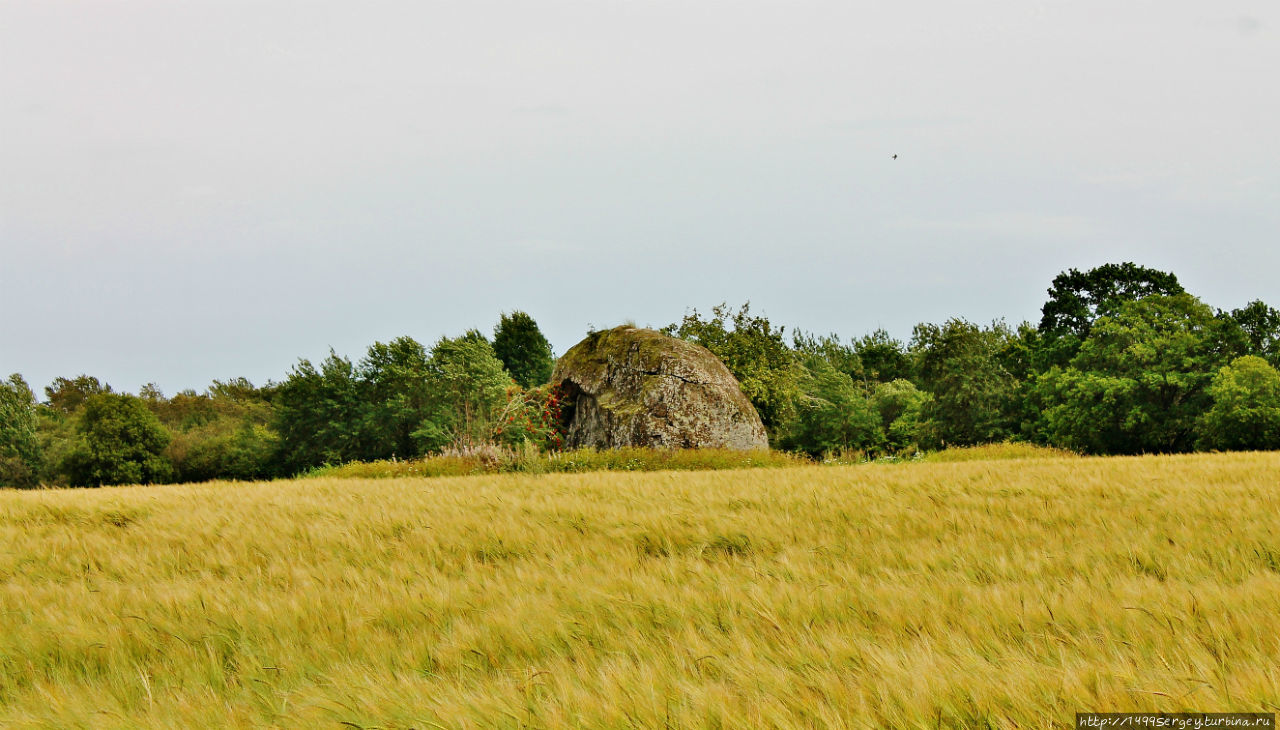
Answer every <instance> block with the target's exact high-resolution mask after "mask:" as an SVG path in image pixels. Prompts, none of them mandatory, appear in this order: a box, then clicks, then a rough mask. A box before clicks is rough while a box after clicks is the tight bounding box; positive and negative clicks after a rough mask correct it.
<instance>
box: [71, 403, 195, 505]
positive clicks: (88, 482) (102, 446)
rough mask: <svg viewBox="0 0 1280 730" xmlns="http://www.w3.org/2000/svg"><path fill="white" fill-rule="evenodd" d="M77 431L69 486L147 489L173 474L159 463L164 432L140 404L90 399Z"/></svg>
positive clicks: (162, 460)
mask: <svg viewBox="0 0 1280 730" xmlns="http://www.w3.org/2000/svg"><path fill="white" fill-rule="evenodd" d="M76 430H77V432H78V433H79V435H80V442H79V443H78V444H77V447H76V449H75V451H74V452H73V453H72V454H71V456H70V469H69V472H70V477H71V483H72V484H75V485H77V486H99V485H106V484H151V483H156V482H164V481H166V480H168V479H169V478H170V477H171V476H172V474H173V467H172V465H171V464H170V463H169V461H168V459H166V458H165V457H164V449H165V447H166V446H168V444H169V439H170V436H169V432H168V431H167V430H166V429H165V427H164V426H163V425H162V424H161V423H160V419H158V418H156V415H155V414H154V413H152V412H151V411H150V409H148V408H147V404H146V403H145V402H144V401H143V400H142V399H141V398H137V397H135V396H131V395H123V394H116V393H98V394H96V395H92V396H89V398H88V400H86V401H85V402H84V410H83V412H82V413H81V415H80V420H79V422H78V424H77V428H76Z"/></svg>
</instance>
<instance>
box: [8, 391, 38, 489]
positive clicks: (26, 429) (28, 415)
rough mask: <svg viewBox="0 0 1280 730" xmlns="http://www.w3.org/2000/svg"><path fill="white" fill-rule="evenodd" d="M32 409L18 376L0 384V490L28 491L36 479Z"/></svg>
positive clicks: (31, 400)
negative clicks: (2, 488)
mask: <svg viewBox="0 0 1280 730" xmlns="http://www.w3.org/2000/svg"><path fill="white" fill-rule="evenodd" d="M36 408H37V405H36V396H35V393H33V392H32V391H31V388H30V386H28V385H27V381H25V380H23V379H22V376H21V375H19V374H17V373H14V374H13V375H10V376H9V379H8V380H4V381H0V487H31V486H35V484H36V483H37V482H38V481H39V479H40V467H41V462H42V459H41V450H40V441H39V438H38V435H37V418H36Z"/></svg>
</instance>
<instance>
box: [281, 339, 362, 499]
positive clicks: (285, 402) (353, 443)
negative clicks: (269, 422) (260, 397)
mask: <svg viewBox="0 0 1280 730" xmlns="http://www.w3.org/2000/svg"><path fill="white" fill-rule="evenodd" d="M275 403H276V417H275V430H276V432H277V433H278V434H279V435H280V441H279V454H278V460H279V464H280V466H281V468H282V471H283V472H284V473H286V474H293V473H297V472H299V471H302V470H304V469H308V468H311V467H314V466H317V465H319V464H327V463H341V462H344V461H350V460H352V459H357V458H359V457H360V455H361V453H362V446H363V444H362V443H361V436H362V434H361V428H360V424H361V421H362V420H363V411H364V400H363V398H362V393H361V387H360V381H359V379H358V377H357V375H356V371H355V368H354V367H353V366H352V365H351V361H350V360H348V359H347V358H345V357H339V356H338V355H337V353H335V352H333V351H332V350H330V352H329V357H327V358H325V360H324V362H322V363H320V368H319V369H317V368H316V367H315V366H314V365H312V364H311V361H310V360H306V359H302V360H299V361H298V364H297V365H295V366H294V367H293V370H292V371H291V372H290V373H289V377H288V378H287V379H285V381H284V382H283V383H281V384H280V387H279V390H278V391H277V393H276V398H275Z"/></svg>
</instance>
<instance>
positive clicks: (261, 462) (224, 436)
mask: <svg viewBox="0 0 1280 730" xmlns="http://www.w3.org/2000/svg"><path fill="white" fill-rule="evenodd" d="M271 394H272V393H271V388H270V386H269V387H268V388H265V389H259V388H256V387H254V385H253V384H252V383H250V382H249V381H248V380H245V379H244V378H237V379H235V380H231V381H226V382H223V381H217V380H215V381H213V384H212V385H210V386H209V388H208V389H207V390H206V391H205V393H204V394H201V395H197V394H196V393H195V392H194V391H190V390H187V391H183V392H181V393H179V394H177V395H175V396H174V397H173V398H169V399H164V398H163V397H159V398H152V399H150V400H148V401H147V405H148V407H149V408H150V409H151V410H152V412H154V413H155V414H156V415H157V416H158V417H159V418H160V422H161V423H163V424H164V425H165V427H166V428H168V429H169V430H170V432H171V433H172V435H173V438H172V440H171V441H170V442H169V446H168V448H166V449H165V456H166V457H167V458H168V459H169V461H170V462H172V463H173V466H174V478H175V479H176V480H177V481H181V482H199V481H208V480H210V479H239V480H250V479H263V478H267V477H271V476H277V469H276V465H275V457H276V451H277V448H278V441H279V439H278V438H277V436H276V434H275V432H274V431H272V430H271V428H270V426H269V424H271V423H272V421H273V419H274V408H273V406H272V404H271V400H270V397H271Z"/></svg>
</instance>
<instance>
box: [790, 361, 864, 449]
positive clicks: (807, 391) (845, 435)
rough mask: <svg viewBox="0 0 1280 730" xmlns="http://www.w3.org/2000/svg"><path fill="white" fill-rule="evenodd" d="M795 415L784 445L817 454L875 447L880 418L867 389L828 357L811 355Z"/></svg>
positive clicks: (801, 377) (797, 400)
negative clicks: (837, 367) (873, 407)
mask: <svg viewBox="0 0 1280 730" xmlns="http://www.w3.org/2000/svg"><path fill="white" fill-rule="evenodd" d="M798 386H799V387H798V392H799V395H798V397H797V399H796V405H795V408H796V418H795V420H794V422H793V423H792V424H790V426H789V428H787V430H786V432H785V433H784V434H783V436H782V439H781V443H782V446H784V447H785V448H788V449H793V450H796V451H803V452H805V453H808V454H811V455H814V456H817V455H821V454H824V453H826V452H831V451H841V450H860V451H866V450H871V449H874V448H876V447H877V446H878V445H879V444H880V442H881V440H882V438H883V433H882V432H881V430H880V418H879V416H878V414H877V413H876V412H875V411H874V410H873V409H872V407H871V403H870V402H869V400H868V399H867V395H866V392H865V390H863V388H862V385H861V384H860V383H855V382H854V380H853V378H851V377H849V374H848V373H845V372H841V371H840V370H838V369H836V367H835V366H834V365H832V364H831V362H830V361H828V360H827V359H826V358H822V357H809V358H808V359H807V362H806V363H805V369H804V371H803V374H802V375H801V376H800V378H799V383H798Z"/></svg>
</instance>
